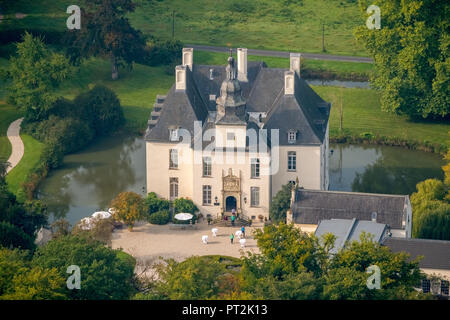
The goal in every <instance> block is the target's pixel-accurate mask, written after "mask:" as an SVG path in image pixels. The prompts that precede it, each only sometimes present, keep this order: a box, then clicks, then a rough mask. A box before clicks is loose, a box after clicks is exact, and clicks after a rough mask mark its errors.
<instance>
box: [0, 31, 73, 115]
mask: <svg viewBox="0 0 450 320" xmlns="http://www.w3.org/2000/svg"><path fill="white" fill-rule="evenodd" d="M16 46H17V55H16V56H14V57H12V58H11V60H10V66H9V69H8V72H7V75H8V77H9V78H10V79H11V80H12V81H11V85H10V87H9V97H8V100H9V101H10V102H11V103H12V104H14V105H16V106H18V107H20V108H23V109H24V110H25V111H26V113H25V120H24V121H25V123H26V122H33V121H39V120H42V119H45V117H46V116H47V114H48V109H49V108H50V107H51V105H52V104H53V102H54V101H55V100H56V98H55V96H54V95H53V94H52V89H54V88H56V87H58V85H59V84H60V83H61V82H62V81H63V80H64V79H66V78H68V76H69V75H70V73H71V71H72V69H71V67H70V66H69V62H68V60H67V59H66V58H65V57H64V56H63V55H61V54H58V53H54V52H52V51H51V50H49V49H48V48H47V47H46V46H45V44H44V43H43V41H42V39H40V38H34V37H33V36H32V35H31V34H29V33H25V35H24V36H23V41H22V42H20V43H17V45H16Z"/></svg>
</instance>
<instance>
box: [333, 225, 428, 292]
mask: <svg viewBox="0 0 450 320" xmlns="http://www.w3.org/2000/svg"><path fill="white" fill-rule="evenodd" d="M371 265H375V266H377V267H379V268H380V272H381V276H380V280H381V288H380V289H377V290H375V289H369V288H368V287H367V285H366V281H367V279H368V276H369V275H368V274H367V273H366V270H367V268H368V267H369V266H371ZM422 278H423V274H422V273H421V271H420V269H419V259H416V260H413V261H410V260H409V255H407V254H406V253H403V252H402V253H392V252H391V251H390V249H389V248H388V247H385V246H381V245H379V244H378V243H376V242H374V241H373V240H372V238H371V237H370V236H369V235H367V234H365V233H363V234H362V235H361V238H360V240H359V241H353V242H351V243H350V244H349V245H347V246H346V247H344V248H343V249H341V250H340V251H339V252H338V253H337V254H336V255H335V256H334V257H333V258H332V262H331V264H330V270H329V272H328V273H327V274H326V275H325V284H324V298H325V299H358V300H368V299H415V298H421V295H419V294H417V292H416V291H415V289H414V286H415V285H417V284H418V283H420V280H421V279H422Z"/></svg>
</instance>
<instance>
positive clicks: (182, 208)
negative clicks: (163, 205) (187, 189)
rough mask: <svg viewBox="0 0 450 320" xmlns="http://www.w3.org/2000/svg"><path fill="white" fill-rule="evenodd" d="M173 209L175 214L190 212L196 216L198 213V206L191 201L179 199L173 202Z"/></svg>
mask: <svg viewBox="0 0 450 320" xmlns="http://www.w3.org/2000/svg"><path fill="white" fill-rule="evenodd" d="M173 208H174V209H175V213H179V212H188V213H192V214H195V212H196V211H198V208H197V206H196V205H195V204H194V202H193V201H192V200H191V199H185V198H178V199H175V201H174V202H173Z"/></svg>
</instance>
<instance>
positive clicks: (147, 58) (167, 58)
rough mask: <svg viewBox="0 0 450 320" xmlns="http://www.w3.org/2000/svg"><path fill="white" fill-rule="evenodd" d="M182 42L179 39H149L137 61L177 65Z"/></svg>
mask: <svg viewBox="0 0 450 320" xmlns="http://www.w3.org/2000/svg"><path fill="white" fill-rule="evenodd" d="M182 49H183V43H182V42H181V41H179V40H160V39H154V38H153V39H150V41H149V42H148V43H147V45H146V47H145V49H144V54H143V55H142V57H140V58H139V60H138V61H137V62H138V63H141V64H145V65H148V66H159V65H179V64H181V54H180V52H181V51H182Z"/></svg>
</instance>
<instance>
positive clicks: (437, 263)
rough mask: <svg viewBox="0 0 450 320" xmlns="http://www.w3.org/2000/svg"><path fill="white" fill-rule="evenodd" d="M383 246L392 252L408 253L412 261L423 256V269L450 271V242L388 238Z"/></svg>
mask: <svg viewBox="0 0 450 320" xmlns="http://www.w3.org/2000/svg"><path fill="white" fill-rule="evenodd" d="M383 245H385V246H388V247H389V248H390V249H391V251H392V252H406V253H409V254H410V255H411V259H415V258H416V257H417V256H423V259H422V260H421V261H420V262H419V266H420V267H421V268H430V269H441V270H450V241H444V240H428V239H402V238H387V239H386V240H385V241H384V242H383Z"/></svg>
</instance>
